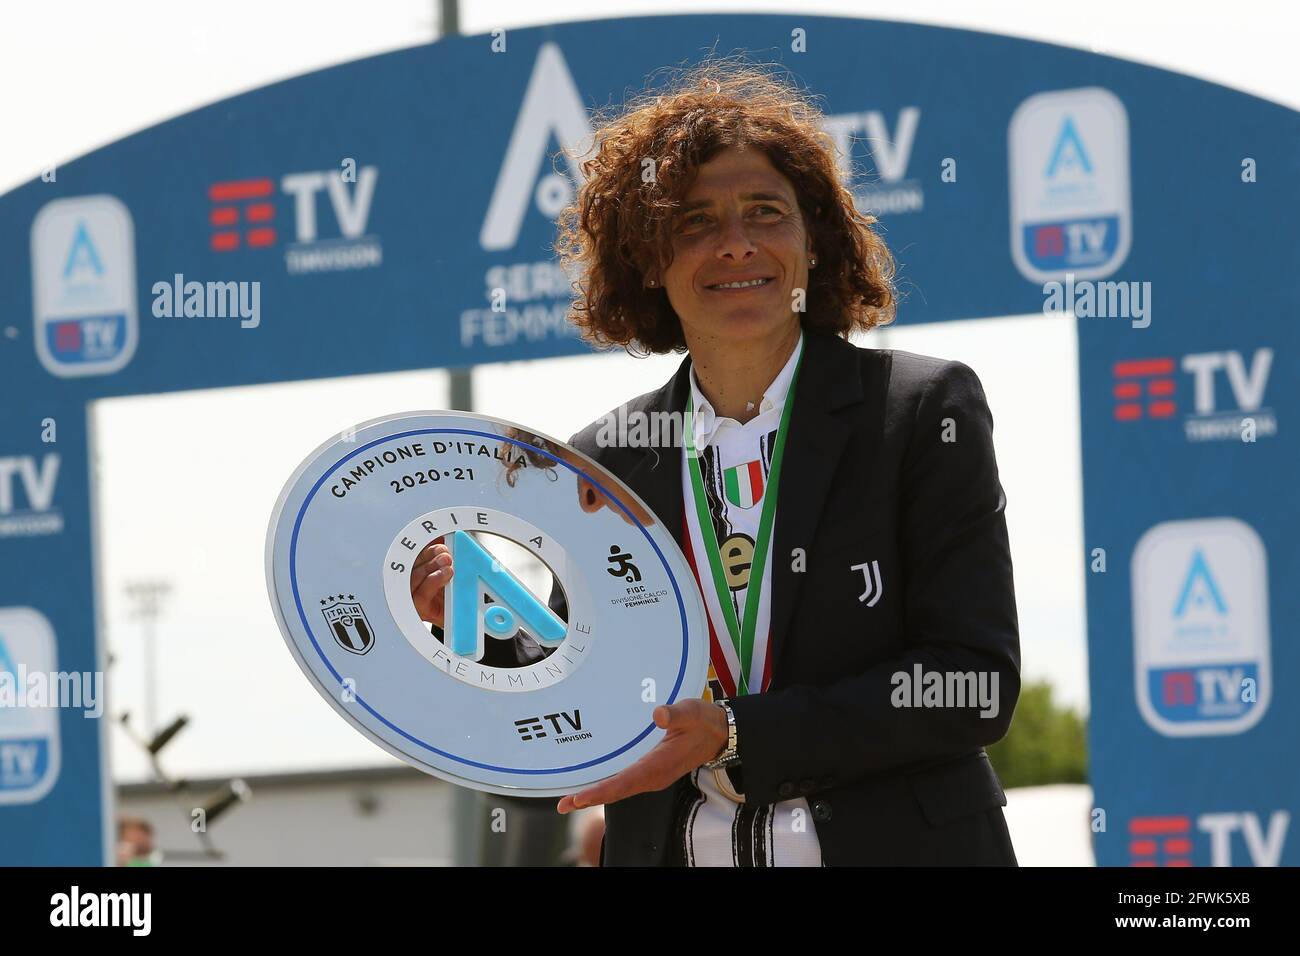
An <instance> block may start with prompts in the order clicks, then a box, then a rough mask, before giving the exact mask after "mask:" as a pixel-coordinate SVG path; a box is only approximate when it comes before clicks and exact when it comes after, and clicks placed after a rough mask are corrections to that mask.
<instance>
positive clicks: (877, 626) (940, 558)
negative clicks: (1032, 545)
mask: <svg viewBox="0 0 1300 956" xmlns="http://www.w3.org/2000/svg"><path fill="white" fill-rule="evenodd" d="M689 372H690V357H689V356H687V357H686V359H685V360H684V361H683V362H682V364H681V367H680V368H679V369H678V371H677V373H676V375H674V376H673V378H672V380H671V381H669V382H668V383H667V384H666V385H665V386H664V387H663V388H660V389H659V390H658V391H655V392H649V393H647V394H645V395H642V396H640V397H639V398H635V399H633V400H631V401H630V402H628V403H626V408H627V410H628V411H629V412H633V411H638V412H652V411H677V412H680V411H682V410H684V409H685V407H686V399H687V395H688V394H689V391H690V379H689ZM794 401H795V405H794V408H793V410H792V412H791V421H790V433H789V436H788V438H787V440H786V441H787V445H786V453H785V463H784V466H783V470H782V475H781V485H780V488H779V489H778V493H779V496H780V497H779V498H778V501H777V511H776V527H775V532H774V534H775V540H774V542H773V548H772V552H771V559H770V560H771V567H772V585H771V586H772V622H771V628H772V638H771V640H772V671H773V674H772V684H771V687H770V689H769V690H768V692H767V693H763V694H752V695H749V696H745V697H740V698H737V699H733V700H731V701H730V703H731V705H732V708H733V710H734V711H735V715H736V727H737V733H738V742H739V750H740V764H741V773H742V775H743V787H744V793H745V797H746V800H747V801H749V802H752V803H757V804H768V803H774V802H776V801H779V800H786V799H790V798H793V797H797V796H804V797H806V798H807V800H808V804H809V806H810V808H811V811H812V821H811V823H812V825H813V826H815V827H816V831H817V837H818V840H819V841H820V843H821V850H822V857H823V859H824V861H825V862H826V864H827V865H830V866H840V865H856V864H1012V865H1014V864H1015V854H1014V852H1013V850H1012V847H1011V840H1010V837H1009V836H1008V833H1007V828H1006V823H1005V821H1004V819H1003V815H1002V809H1001V808H1002V807H1003V806H1005V805H1006V797H1005V795H1004V793H1003V790H1002V786H1001V783H1000V782H999V781H998V778H997V775H996V774H995V773H994V771H993V767H992V765H991V764H990V763H989V759H988V756H987V754H985V752H984V749H983V748H984V746H985V745H987V744H991V743H993V742H994V741H996V740H999V739H1000V738H1001V737H1003V736H1004V735H1005V733H1006V731H1007V727H1008V726H1009V724H1010V722H1011V715H1012V711H1013V710H1014V708H1015V703H1016V699H1017V697H1018V696H1019V691H1020V676H1019V671H1020V640H1019V629H1018V623H1017V617H1016V603H1015V594H1014V588H1013V584H1012V573H1011V556H1010V552H1009V549H1008V545H1007V529H1006V520H1005V516H1004V514H1003V509H1004V507H1005V505H1006V498H1005V496H1004V494H1003V492H1002V486H1001V484H1000V482H999V480H998V470H997V463H996V462H995V460H994V454H993V439H992V432H993V422H992V418H991V416H990V414H989V410H988V405H987V402H986V401H985V397H984V391H983V389H982V387H981V386H980V382H979V379H978V378H977V377H976V375H975V373H974V372H973V371H971V369H970V368H969V367H967V366H966V365H963V364H962V363H960V362H950V361H944V360H942V359H936V358H929V357H927V356H922V355H915V354H913V353H910V352H901V351H897V350H891V349H861V348H858V347H856V346H854V345H852V344H850V343H848V342H846V341H845V340H843V339H841V338H839V337H837V336H833V335H826V334H816V333H810V332H806V333H805V339H804V357H803V360H802V365H801V368H800V372H799V381H798V386H797V390H796V394H795V399H794ZM600 424H601V420H597V421H596V422H593V423H592V424H591V425H589V426H587V427H586V428H585V429H583V430H582V431H581V432H579V433H578V434H577V435H575V436H573V437H572V438H571V439H570V444H572V445H573V446H574V447H576V448H578V449H579V450H580V451H582V452H583V453H584V454H586V455H589V456H590V457H592V458H594V459H595V460H596V461H597V462H599V463H600V464H601V465H603V466H604V467H605V468H607V469H608V470H609V471H610V472H611V473H613V474H615V475H617V476H618V477H619V478H621V479H622V480H623V481H624V482H626V483H627V485H628V486H629V487H631V488H632V490H633V491H635V492H636V493H637V494H638V495H640V496H641V498H642V499H643V500H644V501H645V502H646V503H647V504H648V505H649V506H650V507H651V509H653V511H654V512H655V514H656V515H658V516H659V518H660V520H662V521H663V522H664V524H665V526H666V527H667V528H668V530H669V531H671V532H672V534H673V536H674V538H676V539H677V542H678V544H679V545H680V544H681V540H682V533H683V532H682V508H683V496H682V479H681V474H682V473H681V449H680V448H658V449H653V448H629V447H618V448H602V447H600V446H599V445H598V444H597V441H596V435H597V433H598V431H599V429H600ZM796 549H802V553H803V555H804V556H805V562H806V563H805V565H804V567H805V569H804V570H798V568H799V560H798V556H799V552H798V551H797V550H796ZM870 562H878V565H877V566H878V569H879V573H878V579H879V581H880V594H879V597H878V599H877V600H875V601H871V597H870V595H868V596H867V597H866V598H865V599H863V600H859V598H860V596H862V595H863V594H864V592H865V591H866V590H867V588H868V585H867V578H866V576H865V573H864V571H862V570H853V566H854V565H859V564H863V563H870ZM918 663H919V664H920V665H921V666H922V668H923V673H925V672H930V671H941V672H945V673H946V672H954V671H955V672H963V673H965V672H975V673H978V672H984V673H985V674H986V675H989V676H988V677H986V680H990V681H991V675H993V674H996V675H997V679H998V699H999V710H998V713H997V715H996V716H995V717H981V716H980V708H979V707H978V705H975V706H968V707H965V708H955V707H939V708H926V707H921V708H915V707H914V708H902V707H896V706H894V704H893V703H892V702H891V697H893V696H894V691H895V687H896V685H895V683H894V682H893V680H892V679H891V678H892V676H893V675H894V674H896V673H898V672H906V673H908V674H909V675H911V674H913V673H914V665H916V664H918ZM988 686H991V684H990V685H988ZM686 781H687V778H686V777H683V778H681V779H680V780H678V781H677V783H676V784H675V785H674V786H672V787H670V788H669V789H667V790H663V791H659V792H657V793H647V794H640V795H638V796H635V797H631V798H629V799H627V800H623V801H619V802H617V803H614V804H610V805H609V806H608V807H606V810H605V820H606V835H605V845H604V847H603V850H602V864H603V865H607V866H618V865H664V864H666V863H671V862H674V859H675V858H674V857H673V856H672V855H670V844H671V842H672V835H671V834H670V832H669V831H670V828H671V825H672V820H673V813H674V805H675V803H676V802H677V801H679V800H680V799H682V796H683V785H684V784H685V783H686ZM805 822H807V821H805ZM776 825H780V822H779V821H778V823H777V824H776Z"/></svg>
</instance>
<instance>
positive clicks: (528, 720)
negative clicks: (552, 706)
mask: <svg viewBox="0 0 1300 956" xmlns="http://www.w3.org/2000/svg"><path fill="white" fill-rule="evenodd" d="M542 721H546V722H547V723H546V724H544V723H542ZM547 724H549V725H550V729H551V733H549V734H548V733H547V732H546V728H547ZM565 724H568V727H567V728H566V727H565V726H564V725H565ZM515 730H517V731H519V739H520V740H545V739H547V738H548V737H549V738H550V739H551V740H553V741H555V742H556V743H557V744H571V743H573V742H574V741H575V740H590V739H591V731H589V730H583V729H582V711H580V710H578V709H577V708H576V707H575V708H574V710H573V713H572V714H570V713H569V712H568V711H564V710H562V711H560V712H559V713H558V714H543V715H542V716H541V717H540V718H538V717H524V718H522V719H520V720H516V721H515Z"/></svg>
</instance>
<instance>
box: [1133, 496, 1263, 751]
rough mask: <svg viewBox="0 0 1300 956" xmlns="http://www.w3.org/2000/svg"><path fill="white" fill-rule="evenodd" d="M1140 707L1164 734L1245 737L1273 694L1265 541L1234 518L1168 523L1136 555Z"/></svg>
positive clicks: (1135, 625)
mask: <svg viewBox="0 0 1300 956" xmlns="http://www.w3.org/2000/svg"><path fill="white" fill-rule="evenodd" d="M1131 573H1132V582H1131V585H1132V591H1133V650H1134V681H1135V683H1136V690H1137V701H1138V709H1139V710H1140V711H1141V713H1142V717H1143V718H1144V719H1145V720H1146V722H1147V723H1148V724H1149V725H1150V726H1151V727H1152V728H1153V729H1155V730H1156V731H1158V732H1159V733H1161V734H1164V735H1165V736H1167V737H1198V736H1211V735H1219V734H1239V733H1242V732H1243V731H1245V730H1247V729H1249V728H1250V727H1253V726H1254V725H1255V724H1257V723H1259V721H1260V719H1261V718H1262V717H1263V716H1264V713H1265V711H1267V710H1268V705H1269V700H1270V698H1271V696H1272V673H1271V668H1270V651H1269V620H1268V563H1267V559H1266V557H1265V553H1264V542H1263V541H1261V540H1260V537H1259V535H1258V534H1256V533H1255V530H1254V529H1253V528H1251V527H1250V526H1249V525H1248V524H1246V523H1245V522H1244V521H1240V520H1238V519H1236V518H1198V519H1193V520H1188V521H1166V522H1162V523H1161V524H1157V525H1155V526H1154V527H1152V528H1150V529H1149V530H1148V531H1147V532H1146V533H1145V534H1143V535H1142V537H1141V538H1140V539H1139V540H1138V543H1137V546H1136V547H1135V548H1134V550H1133V563H1132V572H1131Z"/></svg>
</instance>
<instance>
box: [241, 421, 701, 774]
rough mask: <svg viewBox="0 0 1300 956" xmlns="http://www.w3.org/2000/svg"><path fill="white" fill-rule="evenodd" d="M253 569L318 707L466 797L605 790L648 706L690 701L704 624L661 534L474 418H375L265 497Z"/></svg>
mask: <svg viewBox="0 0 1300 956" xmlns="http://www.w3.org/2000/svg"><path fill="white" fill-rule="evenodd" d="M435 540H438V541H441V543H443V544H446V545H447V546H448V548H449V550H450V551H451V552H452V561H453V568H454V574H453V575H452V579H451V583H450V585H449V586H448V588H447V590H446V593H445V598H444V608H443V621H442V626H441V627H440V628H436V627H431V625H430V623H429V622H427V621H424V620H422V619H421V618H422V615H421V614H420V612H418V611H417V609H416V605H415V603H414V602H413V600H412V597H411V571H412V566H413V563H414V561H415V558H416V556H417V555H418V554H419V553H420V552H421V550H422V549H423V548H424V547H425V546H426V545H428V544H429V543H431V542H433V541H435ZM266 574H267V584H268V587H269V589H270V594H271V604H272V606H273V607H274V609H275V614H276V619H277V620H278V621H279V624H280V630H281V631H282V632H283V634H284V638H285V641H286V642H287V643H288V645H289V650H290V651H291V652H292V654H293V656H294V659H295V660H297V662H298V665H299V666H300V667H301V668H302V670H303V673H305V674H306V675H307V677H308V679H309V680H310V681H311V682H312V684H313V685H314V686H315V688H316V689H317V690H318V691H319V692H320V694H321V695H322V696H323V697H324V698H325V699H326V700H328V701H329V702H330V704H331V706H333V707H334V709H335V710H337V711H338V712H339V713H340V714H342V715H343V717H344V719H345V720H347V721H348V722H349V723H351V724H352V725H353V726H354V727H356V728H357V730H359V731H360V732H361V733H362V734H364V735H365V736H366V737H368V738H370V739H371V740H372V741H374V742H375V743H376V744H378V745H379V746H380V747H382V748H383V749H384V750H386V751H388V752H389V753H391V754H393V755H394V756H396V757H398V758H400V759H401V760H404V761H406V762H407V763H409V764H411V765H412V766H415V767H417V768H419V769H420V770H423V771H425V772H426V773H430V774H433V775H434V776H436V777H441V778H442V779H444V780H449V781H451V782H453V783H457V784H460V785H462V786H466V787H471V788H473V789H475V790H485V791H488V792H491V793H505V794H516V795H521V796H539V797H540V796H558V795H560V794H565V793H572V792H574V791H576V790H578V789H581V788H582V787H584V786H587V785H589V784H591V783H593V782H595V781H597V780H600V779H603V778H605V777H608V776H611V775H612V774H615V773H617V772H618V771H620V770H622V769H623V768H625V767H627V766H629V765H630V764H632V763H633V762H635V761H636V760H637V759H639V758H640V757H642V756H644V755H645V754H646V753H647V752H648V751H649V750H650V749H651V748H652V747H654V745H655V744H656V743H658V742H659V740H660V739H662V737H663V734H664V732H663V731H662V730H660V729H659V728H657V727H656V726H655V725H654V722H653V720H652V719H651V713H652V712H653V711H654V709H655V707H657V706H659V705H660V704H671V703H674V702H675V701H677V700H680V699H684V698H689V697H698V696H700V694H701V693H702V692H703V690H704V685H705V678H706V670H707V666H708V628H707V624H706V619H705V616H704V609H703V605H702V603H701V600H700V596H699V591H698V589H697V587H696V585H695V580H694V577H693V575H692V572H691V569H690V566H689V565H688V564H687V562H686V559H685V558H684V557H683V555H682V553H681V551H680V549H679V548H678V547H677V543H676V541H675V540H674V539H673V537H672V535H671V534H670V533H669V532H668V531H667V530H666V529H665V528H664V527H663V525H662V524H661V523H660V522H659V521H658V520H657V518H656V517H655V516H654V515H653V513H652V512H650V510H649V508H648V507H647V506H646V505H645V503H644V502H643V501H641V499H640V498H638V497H637V496H636V495H635V494H633V493H632V492H631V491H630V490H629V489H628V488H627V487H626V486H625V485H623V484H622V483H621V482H619V481H618V480H617V479H616V478H614V477H613V476H612V475H610V474H609V473H608V472H606V471H604V470H603V469H601V468H600V467H599V466H597V465H595V464H594V463H593V462H592V461H591V460H590V459H588V458H587V457H586V456H584V455H582V454H581V453H580V452H577V451H575V450H573V449H571V448H569V447H568V446H567V445H564V444H563V443H561V442H557V441H555V440H554V439H551V438H547V437H546V436H541V435H537V434H536V433H534V432H528V431H527V430H525V429H523V428H520V427H518V426H515V425H512V424H510V423H509V422H504V421H501V420H499V419H495V418H489V417H487V416H484V415H474V414H470V413H467V412H439V411H432V412H413V413H409V414H404V415H394V416H390V417H387V418H380V419H375V420H374V421H370V422H366V423H365V424H362V425H358V426H357V427H356V428H355V430H349V431H348V432H345V433H343V434H342V435H340V436H338V437H336V438H334V439H332V440H331V441H329V442H326V443H325V444H324V445H322V446H320V447H319V448H318V449H316V451H315V452H313V453H312V454H311V455H310V456H309V457H308V458H307V460H306V461H304V462H303V463H302V465H300V466H299V467H298V469H297V471H296V472H295V473H294V475H293V477H292V478H290V479H289V482H288V483H287V484H286V485H285V488H284V491H283V492H281V494H280V498H279V501H278V502H277V503H276V506H275V511H274V513H273V515H272V517H271V526H270V530H269V532H268V535H267V550H266ZM556 585H558V586H556ZM553 588H554V589H553ZM560 596H562V600H555V598H557V597H560ZM552 602H554V603H552Z"/></svg>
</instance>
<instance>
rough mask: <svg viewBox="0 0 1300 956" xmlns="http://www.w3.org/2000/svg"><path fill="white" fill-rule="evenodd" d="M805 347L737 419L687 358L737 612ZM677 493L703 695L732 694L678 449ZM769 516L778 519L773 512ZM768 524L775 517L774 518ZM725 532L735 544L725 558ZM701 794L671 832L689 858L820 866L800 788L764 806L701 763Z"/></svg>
mask: <svg viewBox="0 0 1300 956" xmlns="http://www.w3.org/2000/svg"><path fill="white" fill-rule="evenodd" d="M802 350H803V334H802V332H801V333H800V335H799V341H798V343H797V344H796V345H795V348H794V351H793V352H791V354H790V358H789V360H788V361H787V362H786V364H785V367H784V368H782V369H781V371H780V372H779V373H777V376H776V378H775V379H773V380H772V384H771V385H769V386H768V387H767V389H766V390H765V391H764V393H763V397H762V399H761V400H760V402H759V408H758V414H757V415H756V416H754V417H753V418H752V419H750V420H749V421H748V422H745V423H744V424H743V425H742V424H741V423H740V422H738V421H736V420H735V419H734V418H722V417H719V416H718V415H717V414H716V413H715V411H714V409H713V406H712V405H711V404H710V403H709V400H708V399H707V398H705V397H704V393H703V392H702V391H700V385H699V381H698V380H697V379H696V377H695V368H694V366H692V367H691V397H692V400H693V407H694V409H695V416H694V423H693V425H694V428H693V433H692V435H693V439H694V443H695V448H696V450H697V452H698V453H699V459H698V460H699V464H700V474H701V478H702V479H703V484H704V488H705V494H706V499H707V500H708V502H709V510H710V514H711V516H712V518H713V526H714V533H715V534H716V536H717V540H718V544H719V547H720V549H721V551H722V554H723V556H724V565H727V566H729V567H730V568H731V571H730V572H729V578H730V583H731V587H732V591H731V601H732V606H733V607H734V608H735V611H736V619H737V620H738V621H743V620H744V614H745V598H746V595H747V593H748V586H747V585H748V581H747V579H748V574H749V569H748V567H747V564H746V561H745V556H746V553H747V551H746V549H747V548H752V546H753V543H754V540H755V538H756V537H757V535H758V525H759V518H760V516H761V514H762V508H763V502H764V500H766V497H767V492H768V489H767V477H768V471H769V470H770V468H771V461H772V451H773V448H772V446H773V444H774V443H775V441H776V433H777V430H778V429H779V427H780V424H781V412H782V411H783V409H784V408H785V398H786V395H787V393H788V392H789V389H790V380H791V379H792V378H793V377H794V370H795V365H796V364H797V362H798V358H799V354H800V352H801V351H802ZM682 492H683V495H684V499H683V500H684V502H685V506H686V526H687V536H686V543H687V545H688V548H687V557H688V559H690V561H691V564H692V566H693V568H694V569H695V572H696V573H695V578H696V582H697V584H698V585H699V587H700V593H701V594H702V595H703V597H704V605H705V608H706V610H707V611H708V614H709V623H710V631H711V634H710V642H709V643H710V652H711V653H710V666H709V686H708V690H707V691H706V692H705V698H706V699H709V700H713V699H716V698H717V697H721V696H734V694H735V686H736V682H735V679H734V675H737V674H738V673H739V671H740V663H739V660H738V657H737V654H736V651H735V648H734V647H733V645H732V643H731V638H730V636H729V635H728V632H727V625H726V619H725V618H724V617H723V611H722V606H721V604H720V603H719V597H718V593H717V589H716V587H715V585H714V582H713V576H712V573H711V572H710V570H709V562H708V557H707V556H706V553H705V551H704V543H703V539H702V537H701V529H700V527H699V524H698V519H697V517H696V510H695V496H694V493H693V491H692V487H691V474H690V462H689V459H688V458H687V456H686V455H682ZM775 520H780V516H779V515H778V516H776V519H775ZM773 533H775V523H774V524H773ZM728 540H730V541H731V542H732V544H733V545H734V546H735V548H736V549H738V550H736V551H733V552H731V558H730V560H726V559H727V556H728V554H729V551H730V550H731V549H729V547H728V544H727V542H728ZM773 558H774V555H772V554H771V553H770V551H769V554H768V560H767V562H766V563H765V565H764V567H763V582H762V590H761V593H760V597H759V606H758V618H757V621H756V626H755V628H754V652H753V658H752V661H751V665H750V669H749V673H748V683H749V693H751V694H757V693H762V692H763V691H764V690H766V689H767V687H768V686H769V684H770V683H771V679H772V667H771V659H770V657H769V647H770V644H769V638H770V635H769V627H770V621H771V616H772V615H771V601H772V561H773ZM691 783H692V784H693V785H694V786H695V787H696V788H697V789H698V791H699V795H698V797H696V798H695V799H694V801H693V803H692V805H691V806H690V807H688V808H686V809H685V811H684V813H683V814H682V816H681V817H680V818H679V820H678V821H677V825H678V826H677V832H676V833H675V834H674V839H679V840H681V841H682V844H681V845H682V848H683V850H684V853H685V859H686V862H687V864H688V865H690V866H821V865H822V859H821V846H820V844H819V843H818V841H817V831H816V829H815V828H814V826H813V823H812V814H811V813H810V812H809V809H808V801H807V800H805V799H804V798H803V797H799V798H797V799H794V800H784V801H781V802H780V803H776V804H771V805H768V806H754V805H751V804H748V803H746V802H745V801H744V795H743V794H740V793H737V792H736V791H735V790H734V789H733V788H732V786H731V780H730V778H729V777H728V776H727V772H726V771H725V770H718V771H713V770H707V769H704V768H700V769H698V770H696V771H694V772H693V773H692V774H691Z"/></svg>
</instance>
